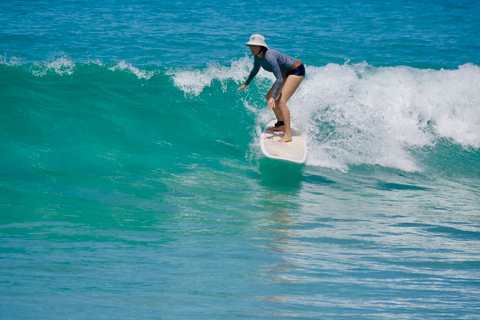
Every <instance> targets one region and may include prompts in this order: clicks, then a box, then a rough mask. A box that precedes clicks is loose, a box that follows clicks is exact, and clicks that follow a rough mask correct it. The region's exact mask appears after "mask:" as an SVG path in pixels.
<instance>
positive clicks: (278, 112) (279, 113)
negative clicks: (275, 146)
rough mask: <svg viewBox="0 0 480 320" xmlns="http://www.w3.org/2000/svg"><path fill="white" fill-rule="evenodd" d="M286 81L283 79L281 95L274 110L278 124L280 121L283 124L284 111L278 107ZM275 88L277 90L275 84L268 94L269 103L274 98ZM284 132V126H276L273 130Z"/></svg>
mask: <svg viewBox="0 0 480 320" xmlns="http://www.w3.org/2000/svg"><path fill="white" fill-rule="evenodd" d="M285 80H286V79H283V81H282V86H281V87H280V94H279V96H278V98H277V99H276V100H275V108H273V113H275V117H276V118H277V122H279V121H282V122H283V115H282V110H281V109H280V107H279V106H278V102H279V100H280V99H281V97H282V88H283V85H284V84H285ZM274 88H275V84H273V86H272V88H271V89H270V91H268V93H267V96H266V98H267V101H268V100H269V99H270V97H271V96H272V92H273V89H274ZM283 130H284V125H275V127H274V128H272V131H283Z"/></svg>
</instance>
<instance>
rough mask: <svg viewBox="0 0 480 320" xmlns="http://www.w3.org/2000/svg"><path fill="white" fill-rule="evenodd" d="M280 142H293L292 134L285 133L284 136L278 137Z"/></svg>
mask: <svg viewBox="0 0 480 320" xmlns="http://www.w3.org/2000/svg"><path fill="white" fill-rule="evenodd" d="M278 142H292V136H291V135H288V136H287V135H284V136H283V137H282V138H280V139H278Z"/></svg>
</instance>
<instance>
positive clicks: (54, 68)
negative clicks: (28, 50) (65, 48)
mask: <svg viewBox="0 0 480 320" xmlns="http://www.w3.org/2000/svg"><path fill="white" fill-rule="evenodd" d="M74 68H75V63H74V62H73V61H72V60H71V59H70V58H69V57H67V56H60V57H56V58H54V59H52V60H51V61H47V62H43V63H34V64H33V65H32V67H31V71H32V74H33V75H35V76H38V77H43V76H44V75H46V74H47V73H48V72H55V73H57V74H59V75H61V76H63V75H66V74H68V75H71V74H72V73H73V70H74Z"/></svg>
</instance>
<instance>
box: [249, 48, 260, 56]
mask: <svg viewBox="0 0 480 320" xmlns="http://www.w3.org/2000/svg"><path fill="white" fill-rule="evenodd" d="M261 50H262V46H250V51H252V54H253V55H254V56H256V55H257V54H259V53H260V51H261Z"/></svg>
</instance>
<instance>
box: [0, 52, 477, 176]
mask: <svg viewBox="0 0 480 320" xmlns="http://www.w3.org/2000/svg"><path fill="white" fill-rule="evenodd" d="M251 63H252V62H251V61H250V59H249V58H242V59H239V60H235V61H233V62H232V63H231V65H230V66H221V65H210V66H207V67H204V68H158V67H151V68H148V67H147V68H145V69H139V68H137V67H134V66H132V65H131V64H128V63H126V62H120V63H118V64H116V65H110V66H109V65H104V64H101V63H98V62H89V63H81V64H79V63H75V62H73V61H72V60H70V59H69V58H68V57H59V58H57V59H54V60H52V61H50V62H45V63H40V64H38V63H35V64H19V63H16V62H15V61H4V63H3V64H1V65H0V68H1V71H2V73H1V75H2V79H1V81H2V83H3V84H4V86H3V89H2V91H1V96H0V97H1V98H2V101H4V102H3V104H2V108H1V109H2V116H3V117H4V118H5V119H8V120H7V121H4V122H3V123H2V127H1V130H2V136H3V139H4V141H5V146H8V148H7V150H8V151H7V150H6V151H7V152H8V154H10V155H11V154H16V153H22V151H21V150H23V149H24V146H30V147H32V146H37V147H38V148H48V149H49V150H50V149H58V150H56V151H60V152H62V148H66V149H68V150H70V151H71V150H76V151H74V154H77V155H78V154H79V153H83V156H82V158H83V159H85V158H86V159H89V158H90V160H91V161H93V160H92V159H97V160H98V153H99V150H97V149H98V148H99V147H100V146H103V147H105V148H113V149H115V148H119V149H122V150H123V151H124V152H125V153H126V154H136V152H138V151H139V150H140V149H142V148H143V149H142V150H147V149H148V150H150V151H151V152H166V153H186V154H190V153H198V154H199V155H201V156H205V157H211V156H220V157H227V156H231V155H234V156H235V157H237V158H239V159H244V158H245V159H246V160H248V159H252V157H257V156H259V155H258V153H259V152H258V147H257V145H258V141H257V139H258V133H259V131H260V130H261V127H263V126H264V125H265V124H266V123H267V122H268V121H269V120H270V119H271V118H272V117H273V115H272V113H269V112H268V111H266V109H265V101H264V98H263V97H264V94H265V92H266V91H268V88H269V86H270V85H271V82H272V80H273V79H272V76H271V75H270V74H268V73H266V72H263V71H262V72H260V74H259V75H258V77H257V79H256V80H255V81H254V82H253V83H252V85H251V86H250V87H249V88H248V89H247V90H246V91H244V92H242V93H237V92H236V89H237V87H238V86H239V85H240V84H241V83H242V81H243V79H245V78H246V76H247V75H248V72H249V66H250V65H251ZM479 105H480V68H479V67H478V66H476V65H473V64H467V65H463V66H460V67H459V68H458V69H455V70H443V69H442V70H432V69H426V70H424V69H415V68H411V67H388V68H383V67H380V68H375V67H372V66H369V65H368V64H366V63H362V64H344V65H338V64H328V65H326V66H323V67H315V66H307V78H306V79H305V81H304V82H303V83H302V85H301V87H300V88H299V90H298V91H297V93H296V94H295V95H294V96H293V97H292V99H291V100H290V103H289V107H290V109H291V112H292V116H293V118H295V119H296V122H297V123H298V125H299V126H300V127H301V129H302V130H303V131H304V132H305V134H306V137H307V143H308V150H309V155H308V159H307V164H308V165H311V166H320V167H327V168H334V169H339V170H342V171H347V170H348V169H349V168H350V167H352V166H361V165H379V166H382V167H387V168H394V169H400V170H403V171H423V170H426V169H427V170H428V168H429V167H432V166H435V167H436V168H438V166H439V164H441V167H443V170H450V168H457V169H458V168H459V167H461V168H463V169H462V170H466V171H472V172H474V173H475V174H478V172H477V170H478V169H477V167H476V166H469V165H466V164H469V163H472V162H473V163H474V162H476V161H477V160H478V157H479V152H478V150H479V147H480V113H478V111H477V110H478V106H479ZM139 148H140V149H139ZM89 150H90V151H89ZM89 152H93V154H90V156H88V154H89ZM18 156H19V157H20V158H21V157H22V155H18ZM24 156H25V155H23V157H24ZM70 157H72V158H74V159H75V158H78V157H77V156H75V155H71V154H70Z"/></svg>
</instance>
